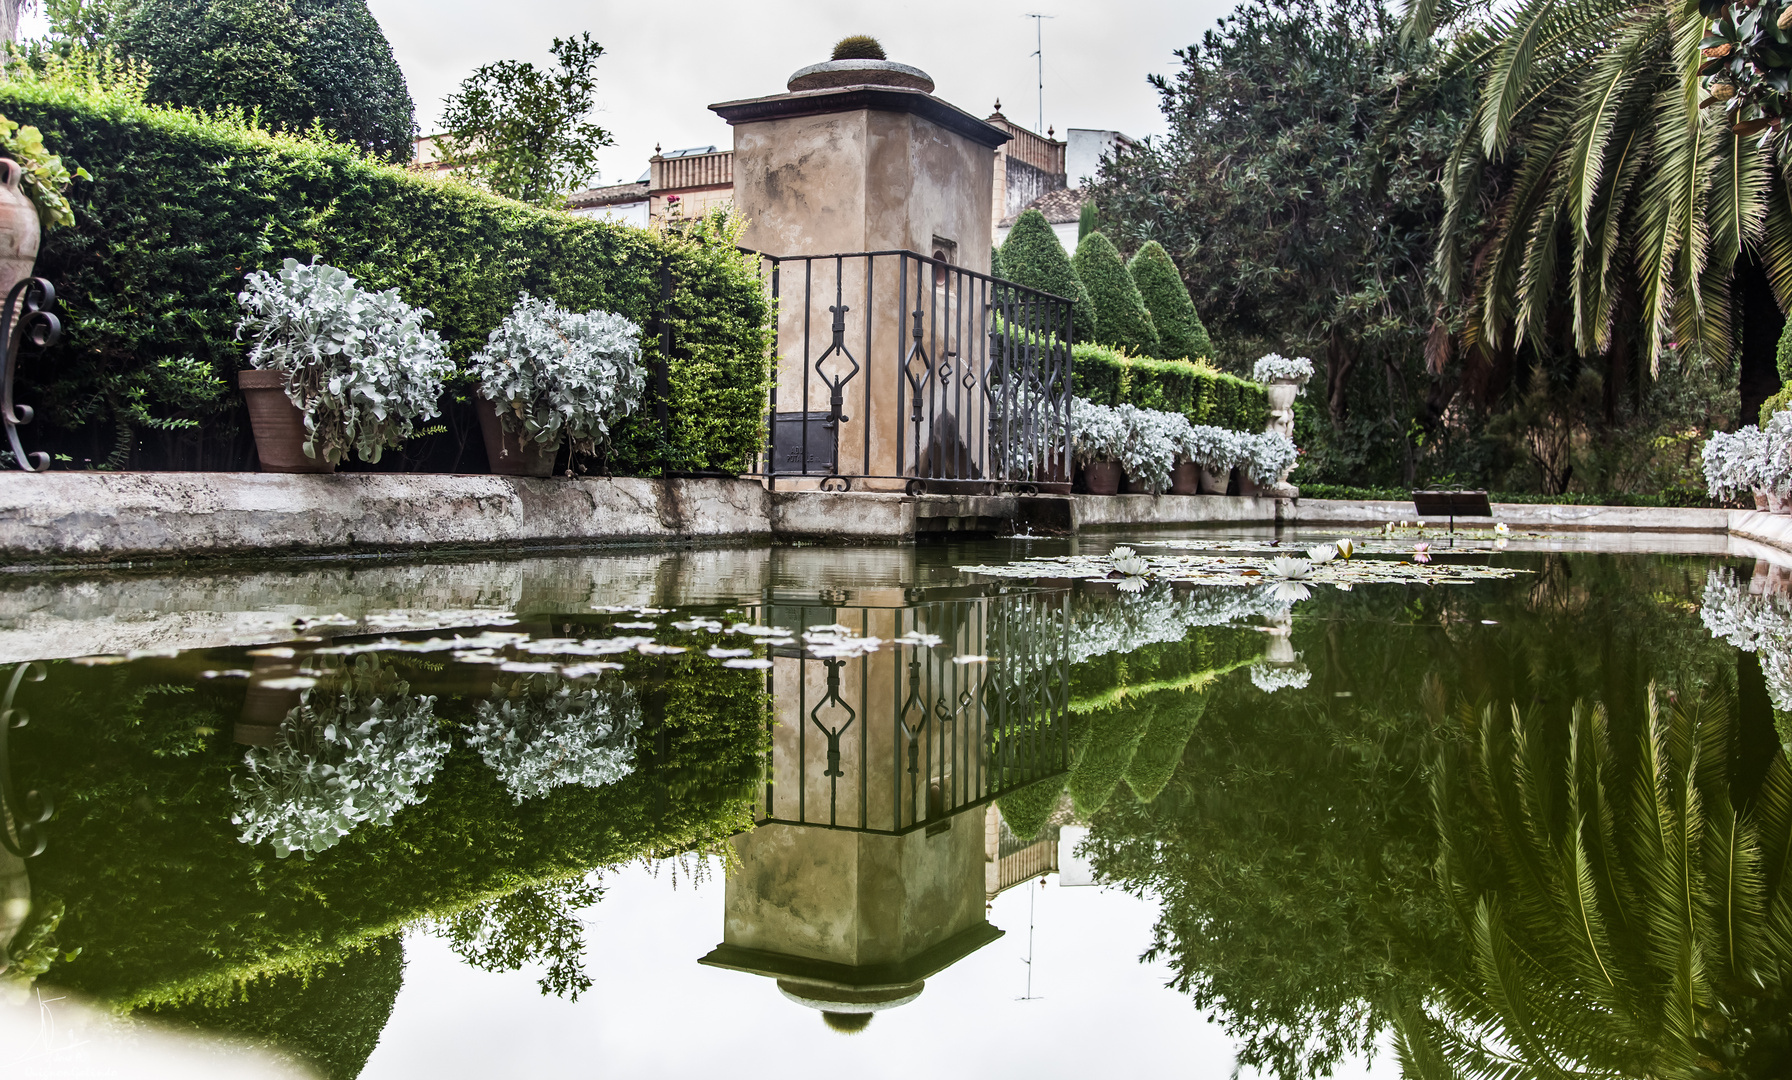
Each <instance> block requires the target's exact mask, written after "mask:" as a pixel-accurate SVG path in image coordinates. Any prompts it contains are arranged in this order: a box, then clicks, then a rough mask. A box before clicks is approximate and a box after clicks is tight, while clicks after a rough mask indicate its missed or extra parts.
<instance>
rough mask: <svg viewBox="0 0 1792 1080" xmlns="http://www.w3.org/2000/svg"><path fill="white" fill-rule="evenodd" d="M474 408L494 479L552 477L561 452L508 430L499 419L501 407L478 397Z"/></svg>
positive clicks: (556, 448) (474, 399) (475, 399)
mask: <svg viewBox="0 0 1792 1080" xmlns="http://www.w3.org/2000/svg"><path fill="white" fill-rule="evenodd" d="M473 405H474V408H475V409H476V410H477V411H478V413H479V433H480V434H481V435H483V436H485V456H486V460H488V461H490V462H491V468H492V474H493V475H494V476H552V475H554V456H555V455H556V454H558V453H559V450H560V448H559V447H555V448H553V449H552V450H549V449H545V448H544V447H543V446H542V445H541V444H540V443H538V442H536V441H535V440H533V439H529V440H524V439H523V438H522V436H520V435H518V434H516V433H515V432H512V431H510V430H508V429H506V428H505V426H504V424H503V422H502V421H500V420H499V419H498V409H497V406H495V405H493V404H492V403H491V402H490V401H487V400H486V399H485V398H483V397H481V396H479V395H477V394H475V395H474V396H473Z"/></svg>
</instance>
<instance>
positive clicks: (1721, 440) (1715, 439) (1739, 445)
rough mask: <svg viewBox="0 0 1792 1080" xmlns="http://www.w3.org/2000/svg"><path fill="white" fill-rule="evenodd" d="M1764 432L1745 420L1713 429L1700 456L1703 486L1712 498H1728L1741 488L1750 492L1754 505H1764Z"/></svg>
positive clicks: (1758, 508) (1739, 491) (1723, 499)
mask: <svg viewBox="0 0 1792 1080" xmlns="http://www.w3.org/2000/svg"><path fill="white" fill-rule="evenodd" d="M1767 442H1768V440H1767V433H1766V432H1764V431H1762V430H1761V429H1759V428H1757V427H1755V425H1753V424H1749V425H1748V426H1746V427H1743V428H1741V429H1739V430H1736V431H1717V432H1713V433H1712V435H1711V438H1709V439H1707V440H1705V446H1704V449H1703V450H1701V451H1700V458H1701V461H1702V463H1703V465H1704V468H1705V488H1706V491H1707V492H1708V493H1709V494H1710V496H1711V497H1712V498H1713V499H1717V500H1720V501H1725V502H1727V501H1729V500H1730V499H1732V498H1735V497H1736V496H1738V495H1741V494H1743V493H1744V492H1750V493H1752V494H1753V496H1754V502H1755V509H1757V510H1766V509H1768V502H1767V488H1768V483H1767V481H1766V478H1765V476H1764V475H1763V473H1764V470H1765V468H1766V465H1767V456H1768V446H1767Z"/></svg>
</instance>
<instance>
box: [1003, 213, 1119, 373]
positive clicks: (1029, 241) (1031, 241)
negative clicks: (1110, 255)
mask: <svg viewBox="0 0 1792 1080" xmlns="http://www.w3.org/2000/svg"><path fill="white" fill-rule="evenodd" d="M1002 268H1003V269H1004V270H1006V271H1007V273H1008V280H1009V281H1012V282H1014V283H1015V284H1016V285H1025V286H1026V287H1027V288H1029V289H1038V290H1039V291H1040V292H1048V293H1051V294H1052V295H1053V296H1062V297H1064V298H1065V299H1066V300H1069V301H1071V302H1072V305H1073V306H1072V308H1071V314H1070V319H1071V327H1072V330H1073V331H1074V333H1075V340H1077V341H1096V340H1098V339H1099V335H1098V334H1097V333H1096V317H1095V307H1094V305H1093V304H1091V303H1090V300H1089V291H1088V290H1087V289H1085V288H1084V287H1083V282H1082V279H1081V278H1079V277H1077V273H1076V268H1075V267H1074V266H1072V265H1071V264H1070V256H1069V255H1067V254H1065V252H1064V245H1063V244H1061V243H1059V242H1058V235H1057V234H1056V233H1054V232H1052V227H1051V224H1050V223H1049V222H1047V221H1046V220H1045V215H1044V214H1042V213H1040V212H1039V211H1038V210H1023V211H1021V215H1020V218H1019V219H1018V220H1017V221H1015V223H1014V228H1013V229H1011V230H1009V232H1008V239H1007V240H1006V241H1004V242H1003V244H1002Z"/></svg>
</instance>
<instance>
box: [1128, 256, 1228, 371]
mask: <svg viewBox="0 0 1792 1080" xmlns="http://www.w3.org/2000/svg"><path fill="white" fill-rule="evenodd" d="M1126 271H1127V273H1129V274H1131V275H1132V280H1133V283H1134V284H1135V285H1137V286H1138V288H1139V296H1140V297H1141V298H1142V299H1143V300H1144V301H1145V310H1147V311H1149V312H1150V313H1151V325H1152V326H1153V327H1155V328H1156V329H1157V342H1158V344H1157V355H1158V356H1161V357H1162V358H1164V359H1165V360H1194V359H1197V358H1201V357H1211V356H1212V355H1213V340H1212V339H1211V338H1209V337H1208V336H1207V327H1206V326H1205V325H1203V324H1202V322H1201V316H1200V314H1199V313H1197V312H1196V311H1195V301H1194V299H1193V298H1192V297H1190V296H1189V294H1188V286H1187V285H1184V284H1183V283H1182V274H1181V272H1180V271H1178V270H1177V269H1176V264H1175V262H1173V261H1171V259H1170V253H1169V252H1167V251H1165V250H1164V246H1163V245H1162V244H1160V243H1158V242H1157V241H1156V240H1149V241H1146V243H1145V246H1144V247H1141V248H1140V249H1139V252H1138V254H1136V255H1134V256H1133V257H1132V261H1131V262H1129V263H1127V264H1126Z"/></svg>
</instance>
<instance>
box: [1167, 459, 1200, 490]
mask: <svg viewBox="0 0 1792 1080" xmlns="http://www.w3.org/2000/svg"><path fill="white" fill-rule="evenodd" d="M1200 490H1201V470H1200V468H1198V467H1197V466H1196V465H1195V463H1194V462H1192V461H1178V462H1177V463H1176V467H1175V468H1174V469H1172V470H1170V494H1172V495H1194V494H1196V493H1198V492H1199V491H1200Z"/></svg>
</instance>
